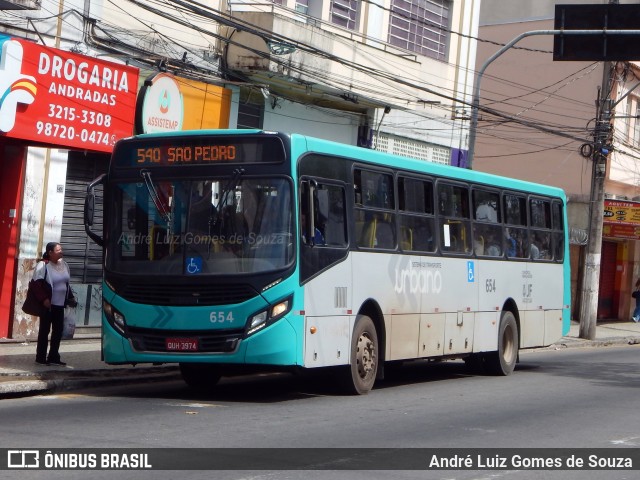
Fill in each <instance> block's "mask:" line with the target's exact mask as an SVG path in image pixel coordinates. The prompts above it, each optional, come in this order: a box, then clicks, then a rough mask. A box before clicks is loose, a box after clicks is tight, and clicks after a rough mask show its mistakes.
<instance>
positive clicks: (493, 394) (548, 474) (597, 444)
mask: <svg viewBox="0 0 640 480" xmlns="http://www.w3.org/2000/svg"><path fill="white" fill-rule="evenodd" d="M639 391H640V346H629V347H609V348H585V349H567V350H559V351H537V352H528V353H523V354H521V362H520V364H519V365H518V367H517V368H516V371H515V373H514V374H513V375H511V376H509V377H487V376H474V375H469V374H468V373H467V371H466V370H465V367H464V364H463V363H462V362H445V363H436V364H434V363H432V364H427V363H424V362H416V363H413V364H410V365H408V366H405V367H404V368H402V369H401V370H400V371H399V372H396V373H395V374H394V376H393V378H392V379H389V380H386V381H384V382H381V383H379V384H378V385H377V386H376V388H375V389H374V390H373V391H372V392H371V393H370V394H369V395H366V396H360V397H358V396H343V395H341V394H339V391H338V390H337V388H335V387H334V386H333V382H332V379H331V377H322V376H312V377H293V376H289V375H264V376H259V377H251V378H233V379H225V380H223V381H222V383H221V384H220V385H219V387H218V389H217V390H216V391H215V392H213V393H210V394H196V393H194V392H192V391H190V390H188V389H187V387H186V386H185V385H184V384H183V383H182V382H180V381H177V382H164V383H158V384H145V385H141V386H126V387H118V388H115V387H113V388H108V389H94V390H85V391H80V392H74V393H70V394H59V395H49V396H38V397H29V398H19V399H5V400H3V401H2V402H0V418H1V419H2V420H1V426H2V427H1V429H2V434H1V435H0V447H4V448H17V447H20V448H87V447H90V448H96V449H106V448H113V447H131V448H136V449H140V448H147V447H151V448H165V447H181V448H187V447H189V448H200V447H204V448H212V449H221V448H243V447H252V448H254V447H255V448H274V447H278V448H280V447H282V448H311V449H317V448H326V447H337V448H400V449H408V448H426V449H435V448H438V449H441V448H453V449H475V448H509V447H511V448H527V447H535V448H565V447H572V448H613V447H622V448H633V449H635V450H634V451H638V447H639V446H640V415H638V411H637V409H638V405H639V403H638V392H639ZM214 452H215V450H214ZM635 468H636V470H634V471H628V470H618V471H602V470H599V471H550V470H544V471H535V470H520V469H507V470H498V471H488V470H487V471H478V470H456V471H427V470H422V471H416V470H409V471H407V470H403V471H393V472H391V471H384V470H371V471H340V470H337V471H305V472H301V471H249V472H245V471H216V472H210V471H209V472H207V471H186V472H180V473H179V475H178V476H176V475H177V474H176V472H175V471H174V472H170V471H155V472H117V471H101V472H74V471H71V472H69V471H67V472H41V471H34V472H24V471H21V472H8V473H11V474H13V476H11V475H9V476H8V477H7V476H5V475H4V473H7V472H2V473H3V475H2V476H3V478H20V479H30V478H47V479H48V478H65V479H73V478H92V479H95V478H154V479H158V478H189V479H191V478H207V479H212V478H213V479H218V478H220V479H255V480H257V479H261V480H267V479H268V480H272V479H274V480H275V479H298V478H305V479H306V478H312V479H313V478H322V479H334V478H336V479H337V478H340V479H365V478H366V479H378V478H381V479H382V478H384V479H387V478H394V479H395V478H397V479H404V478H412V479H413V478H416V479H442V480H445V479H461V480H467V479H500V478H506V479H517V480H520V479H525V480H528V479H538V478H542V479H578V478H580V479H602V478H606V479H636V478H639V477H640V472H639V471H638V469H639V468H640V466H636V467H635ZM18 473H19V474H18Z"/></svg>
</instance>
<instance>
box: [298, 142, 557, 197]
mask: <svg viewBox="0 0 640 480" xmlns="http://www.w3.org/2000/svg"><path fill="white" fill-rule="evenodd" d="M291 140H292V146H293V145H295V144H296V143H298V142H304V144H305V147H304V149H305V150H308V151H316V152H321V153H326V154H330V155H339V156H348V157H349V158H353V159H355V160H359V161H362V162H366V163H373V164H376V165H380V166H387V167H393V168H401V169H404V170H409V171H413V172H417V173H425V174H429V175H435V176H438V177H447V178H450V179H455V180H463V181H469V182H474V183H483V184H486V185H489V186H495V187H503V188H511V189H514V190H521V191H525V192H531V193H538V194H541V195H551V196H557V197H560V198H562V199H563V200H565V201H566V196H565V193H564V191H563V190H562V189H561V188H559V187H552V186H549V185H543V184H539V183H534V182H528V181H525V180H519V179H516V178H509V177H504V176H500V175H494V174H491V173H485V172H479V171H477V170H469V169H466V168H460V167H454V166H451V165H441V164H437V163H433V162H429V161H425V160H417V159H414V158H408V157H402V156H399V155H392V154H388V153H384V152H379V151H377V150H371V149H367V148H362V147H356V146H353V145H346V144H341V143H336V142H332V141H329V140H322V139H319V138H314V137H308V136H305V135H297V134H293V135H291Z"/></svg>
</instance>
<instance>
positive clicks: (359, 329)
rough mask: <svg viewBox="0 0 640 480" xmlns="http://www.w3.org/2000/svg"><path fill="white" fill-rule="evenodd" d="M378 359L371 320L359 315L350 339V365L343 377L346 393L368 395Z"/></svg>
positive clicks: (374, 328) (374, 379)
mask: <svg viewBox="0 0 640 480" xmlns="http://www.w3.org/2000/svg"><path fill="white" fill-rule="evenodd" d="M378 357H379V355H378V334H377V332H376V327H375V325H374V323H373V320H371V318H369V317H367V316H366V315H359V316H358V318H357V319H356V324H355V327H354V329H353V337H352V339H351V359H350V360H351V361H350V365H349V367H348V368H347V369H346V370H345V371H344V375H343V380H344V382H343V383H344V387H345V390H346V391H347V392H348V393H350V394H357V395H365V394H367V393H369V391H370V390H371V389H372V388H373V384H374V383H375V381H376V375H377V373H378Z"/></svg>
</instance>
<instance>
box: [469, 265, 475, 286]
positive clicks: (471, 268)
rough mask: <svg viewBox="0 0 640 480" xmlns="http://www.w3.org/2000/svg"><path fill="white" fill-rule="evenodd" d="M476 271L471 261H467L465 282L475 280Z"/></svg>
mask: <svg viewBox="0 0 640 480" xmlns="http://www.w3.org/2000/svg"><path fill="white" fill-rule="evenodd" d="M475 279H476V273H475V266H474V264H473V262H467V282H475Z"/></svg>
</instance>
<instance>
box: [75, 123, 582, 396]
mask: <svg viewBox="0 0 640 480" xmlns="http://www.w3.org/2000/svg"><path fill="white" fill-rule="evenodd" d="M100 207H102V217H103V218H102V231H100V228H99V222H97V221H95V225H94V212H95V211H98V210H99V209H100ZM85 228H86V231H87V234H88V235H89V236H90V237H91V238H92V239H93V240H94V241H96V242H97V243H98V244H100V245H101V246H102V247H103V253H104V261H103V272H104V274H103V284H102V298H103V304H102V307H103V312H102V356H103V360H104V361H105V362H106V363H108V364H144V363H152V364H166V363H177V364H179V367H180V371H181V374H182V377H183V378H184V380H185V382H186V383H187V384H188V385H189V386H191V387H195V388H210V387H212V386H213V385H215V384H216V383H217V382H218V380H219V379H220V378H221V377H222V376H225V375H230V374H236V373H237V372H241V371H247V372H255V371H262V370H269V371H293V372H297V371H309V370H313V369H319V368H323V369H327V370H325V371H326V372H329V373H330V374H331V375H335V379H336V381H339V382H340V385H342V386H343V387H344V390H345V391H346V392H349V393H353V394H366V393H368V392H369V391H370V390H371V389H372V387H373V385H374V382H375V381H376V379H380V378H383V377H384V371H385V366H387V367H388V366H389V365H394V364H399V363H402V362H406V361H409V360H415V359H438V360H449V359H463V360H464V361H465V362H466V363H467V365H468V366H469V367H471V368H472V369H473V370H474V371H482V372H485V373H490V374H496V375H509V374H511V373H512V372H513V370H514V367H515V365H516V362H517V361H518V355H519V351H520V350H521V349H528V348H537V347H543V346H548V345H550V344H552V343H554V342H556V341H557V340H559V339H560V338H561V337H562V336H563V335H566V334H567V333H568V330H569V323H570V272H569V254H568V237H567V230H568V229H567V217H566V197H565V194H564V193H563V191H562V190H560V189H558V188H553V187H549V186H545V185H537V184H533V183H528V182H524V181H520V180H515V179H509V178H503V177H499V176H494V175H489V174H486V173H481V172H477V171H472V170H466V169H462V168H457V167H452V166H446V165H439V164H435V163H431V162H425V161H420V160H414V159H410V158H403V157H400V156H395V155H391V154H387V153H382V152H378V151H374V150H370V149H366V148H359V147H355V146H350V145H342V144H339V143H335V142H331V141H326V140H321V139H317V138H311V137H308V136H303V135H298V134H284V133H278V132H267V131H261V130H210V131H181V132H174V133H162V134H145V135H140V136H134V137H131V138H128V139H123V140H121V141H119V142H118V143H117V144H116V145H115V147H114V150H113V154H112V158H111V161H110V165H109V168H108V172H107V173H106V174H104V175H102V176H100V177H98V178H97V179H95V180H94V181H93V182H92V183H91V184H90V185H89V186H88V187H87V198H86V202H85ZM94 230H95V231H94Z"/></svg>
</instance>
